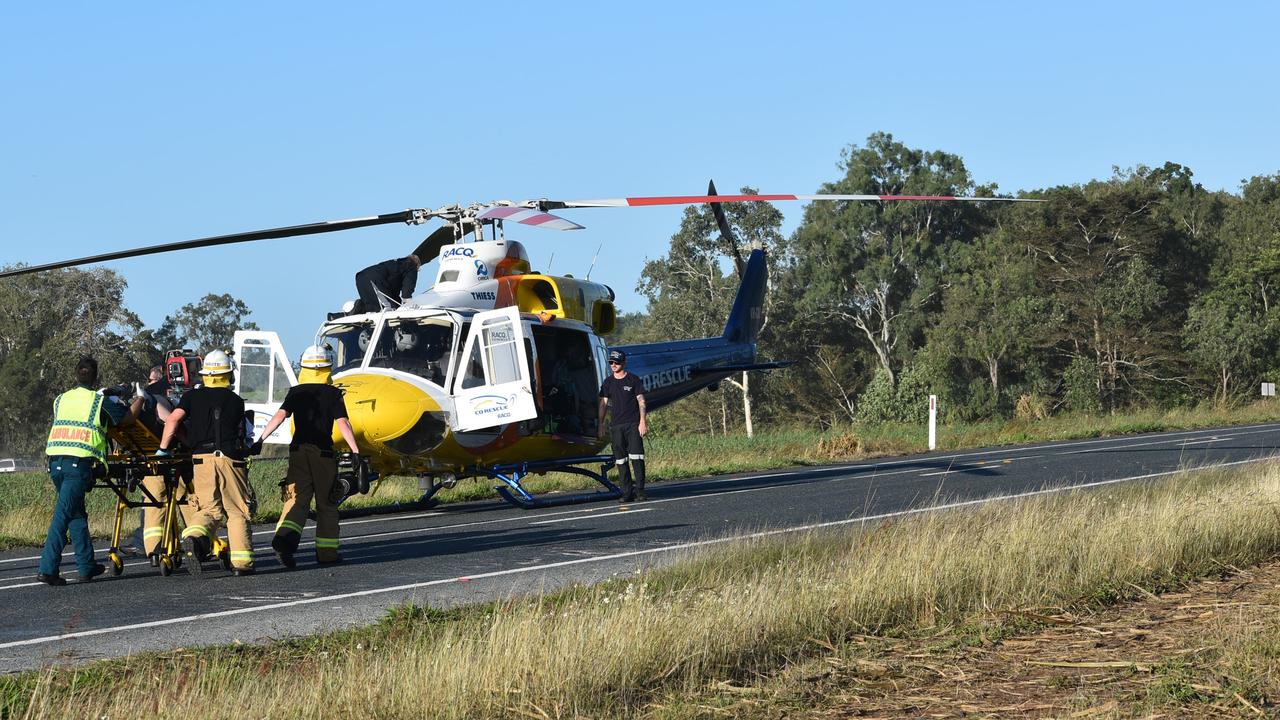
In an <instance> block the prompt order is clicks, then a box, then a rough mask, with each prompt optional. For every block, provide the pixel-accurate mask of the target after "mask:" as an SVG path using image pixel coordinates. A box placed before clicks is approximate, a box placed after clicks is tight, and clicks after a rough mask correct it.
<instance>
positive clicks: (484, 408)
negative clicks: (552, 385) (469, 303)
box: [453, 307, 538, 432]
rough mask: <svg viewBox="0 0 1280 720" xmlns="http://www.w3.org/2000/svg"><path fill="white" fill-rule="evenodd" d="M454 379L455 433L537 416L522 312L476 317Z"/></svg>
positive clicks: (493, 312) (511, 309) (510, 309)
mask: <svg viewBox="0 0 1280 720" xmlns="http://www.w3.org/2000/svg"><path fill="white" fill-rule="evenodd" d="M455 375H456V377H455V378H454V381H453V382H454V384H453V409H454V429H455V430H457V431H459V432H471V431H473V430H481V429H484V428H489V427H493V426H495V425H506V424H507V423H513V422H519V421H521V420H528V419H529V418H532V417H535V416H537V414H538V407H537V404H536V403H535V402H534V398H533V383H532V382H531V381H530V379H529V357H528V354H527V352H526V350H525V341H524V328H523V323H522V321H521V319H520V310H519V308H515V307H507V308H502V309H500V310H489V311H487V312H481V313H476V315H475V316H474V317H473V318H472V319H471V332H470V334H468V335H467V341H466V344H465V345H463V348H462V364H461V367H460V368H459V369H458V371H457V372H456V373H455Z"/></svg>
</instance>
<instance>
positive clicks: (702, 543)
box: [0, 457, 1274, 649]
mask: <svg viewBox="0 0 1280 720" xmlns="http://www.w3.org/2000/svg"><path fill="white" fill-rule="evenodd" d="M1272 459H1274V458H1271V457H1268V458H1255V459H1252V460H1238V461H1236V462H1229V463H1220V464H1217V465H1206V466H1204V467H1201V468H1196V470H1213V469H1218V468H1225V467H1232V466H1235V465H1246V464H1250V463H1258V462H1264V461H1267V460H1272ZM1184 472H1187V471H1186V470H1168V471H1165V472H1158V473H1148V474H1146V475H1133V476H1130V477H1123V478H1116V479H1114V480H1100V481H1098V482H1092V483H1085V484H1083V485H1071V486H1067V487H1060V488H1048V489H1044V490H1032V491H1028V492H1023V493H1016V494H1013V495H1001V496H998V497H992V498H983V499H981V500H965V501H962V502H954V503H947V504H944V505H935V506H932V507H927V508H915V509H912V510H899V511H896V512H889V513H881V514H879V515H868V516H865V517H857V518H847V519H845V520H831V521H828V522H821V523H810V524H806V525H796V526H794V527H789V528H779V529H776V530H764V531H760V532H754V533H749V534H746V535H731V536H728V537H722V538H715V539H712V540H698V541H693V542H685V543H676V544H673V545H663V546H661V547H656V548H646V549H643V550H630V551H627V552H620V553H612V554H609V555H595V556H591V557H585V558H579V559H576V560H562V561H560V562H553V563H544V564H542V565H531V566H528V567H519V568H508V569H506V570H495V571H493V572H487V573H481V574H479V575H462V576H458V577H452V578H445V579H441V580H424V581H422V582H416V583H406V584H404V585H393V586H390V587H384V588H373V589H371V590H358V591H356V592H349V593H338V594H334V595H323V596H319V597H312V598H305V599H301V600H291V601H288V602H279V603H272V604H270V605H259V606H256V607H247V608H236V609H234V610H221V611H218V612H210V613H199V614H197V615H186V616H183V617H175V618H166V619H164V620H152V621H149V622H141V623H132V624H129V625H117V626H114V627H104V628H97V629H94V630H81V631H79V632H70V633H64V634H61V635H46V636H44V637H37V638H29V639H27V640H14V641H11V642H6V643H0V649H5V648H12V647H23V646H28V645H42V644H45V643H51V642H59V641H65V640H77V639H80V638H87V637H94V636H97V635H109V634H112V633H120V632H128V631H131V630H143V629H146V628H154V627H164V626H166V625H177V624H180V623H188V622H195V621H197V620H212V619H215V618H224V617H233V616H236V615H244V614H247V613H255V612H263V611H265V610H280V609H283V608H291V607H298V606H300V605H314V604H316V603H325V602H334V601H337V600H347V599H350V598H361V597H371V596H373V595H384V594H386V593H394V592H403V591H406V590H417V589H420V588H427V587H435V586H438V585H446V584H450V583H457V582H462V581H475V580H485V579H488V578H496V577H504V576H509V575H521V574H525V573H530V572H536V571H540V570H553V569H556V568H562V567H571V566H574V565H583V564H586V563H595V562H603V561H606V560H621V559H623V558H632V557H641V556H644V555H655V554H657V553H665V552H672V551H677V550H689V549H692V548H699V547H708V546H711V545H717V544H720V543H726V542H733V541H742V540H754V539H758V538H764V537H771V536H776V535H784V534H788V533H795V532H805V531H809V530H821V529H824V528H831V527H840V526H843V525H853V524H855V523H863V524H865V523H868V522H873V521H875V520H883V519H886V518H892V517H904V516H908V515H921V514H924V513H930V512H940V511H943V510H954V509H956V508H962V507H972V506H974V505H981V504H983V503H987V502H1000V501H1006V500H1017V499H1021V498H1027V497H1035V496H1037V495H1049V494H1054V493H1061V492H1065V491H1071V490H1082V489H1087V488H1093V487H1101V486H1103V485H1114V484H1116V483H1122V482H1132V481H1134V480H1147V479H1150V478H1157V477H1166V476H1169V475H1177V474H1179V473H1184Z"/></svg>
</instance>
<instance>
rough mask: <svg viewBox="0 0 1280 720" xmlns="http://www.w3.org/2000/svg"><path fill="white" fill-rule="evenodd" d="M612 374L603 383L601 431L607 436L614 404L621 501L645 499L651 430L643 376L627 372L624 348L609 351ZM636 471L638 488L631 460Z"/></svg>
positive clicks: (613, 435) (613, 431) (612, 431)
mask: <svg viewBox="0 0 1280 720" xmlns="http://www.w3.org/2000/svg"><path fill="white" fill-rule="evenodd" d="M609 369H610V370H612V371H613V373H612V374H611V375H609V376H608V377H606V378H605V379H604V382H603V383H602V384H601V385H600V423H599V428H600V433H599V436H600V437H601V438H603V437H604V414H605V410H606V409H608V408H609V407H610V406H612V407H613V418H612V420H611V421H610V423H609V433H610V437H611V439H612V440H613V462H614V463H615V464H616V465H617V466H618V481H619V482H620V483H621V484H622V498H621V499H620V500H621V502H631V501H632V500H645V499H646V497H645V494H644V436H645V433H647V432H649V426H648V424H647V423H646V421H645V412H644V384H643V383H642V382H641V381H640V376H638V375H636V374H635V373H633V372H628V371H627V354H626V353H624V352H622V351H621V350H610V351H609ZM628 462H630V464H631V467H632V468H633V469H634V470H635V487H634V488H633V487H632V485H631V473H630V472H628V470H627V463H628Z"/></svg>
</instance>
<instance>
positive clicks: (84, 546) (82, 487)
mask: <svg viewBox="0 0 1280 720" xmlns="http://www.w3.org/2000/svg"><path fill="white" fill-rule="evenodd" d="M93 469H94V462H93V460H90V459H89V458H81V457H69V456H65V455H56V456H53V457H50V458H49V477H50V478H51V479H52V480H53V486H54V487H55V488H57V490H58V504H57V505H55V506H54V507H53V519H52V520H50V521H49V534H48V536H46V537H45V540H44V552H43V553H41V555H40V574H42V575H57V574H58V565H60V564H61V563H62V549H63V548H64V547H66V545H67V533H70V534H71V547H72V549H74V550H75V553H76V568H77V569H78V570H79V571H80V574H81V575H83V576H88V575H89V573H91V572H93V566H94V561H93V541H92V540H91V539H90V538H89V513H88V511H86V510H85V508H84V494H85V493H87V492H89V488H90V487H91V486H92V485H93Z"/></svg>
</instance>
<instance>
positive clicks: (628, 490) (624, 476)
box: [618, 462, 636, 503]
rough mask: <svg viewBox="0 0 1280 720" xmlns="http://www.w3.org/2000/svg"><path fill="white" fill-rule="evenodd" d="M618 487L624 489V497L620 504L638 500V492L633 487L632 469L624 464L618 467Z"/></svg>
mask: <svg viewBox="0 0 1280 720" xmlns="http://www.w3.org/2000/svg"><path fill="white" fill-rule="evenodd" d="M618 487H620V488H622V497H620V498H618V502H624V503H628V502H632V501H634V500H635V499H636V490H635V488H634V487H632V485H631V469H630V468H628V467H627V464H626V463H625V462H624V463H622V464H621V465H619V466H618Z"/></svg>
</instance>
